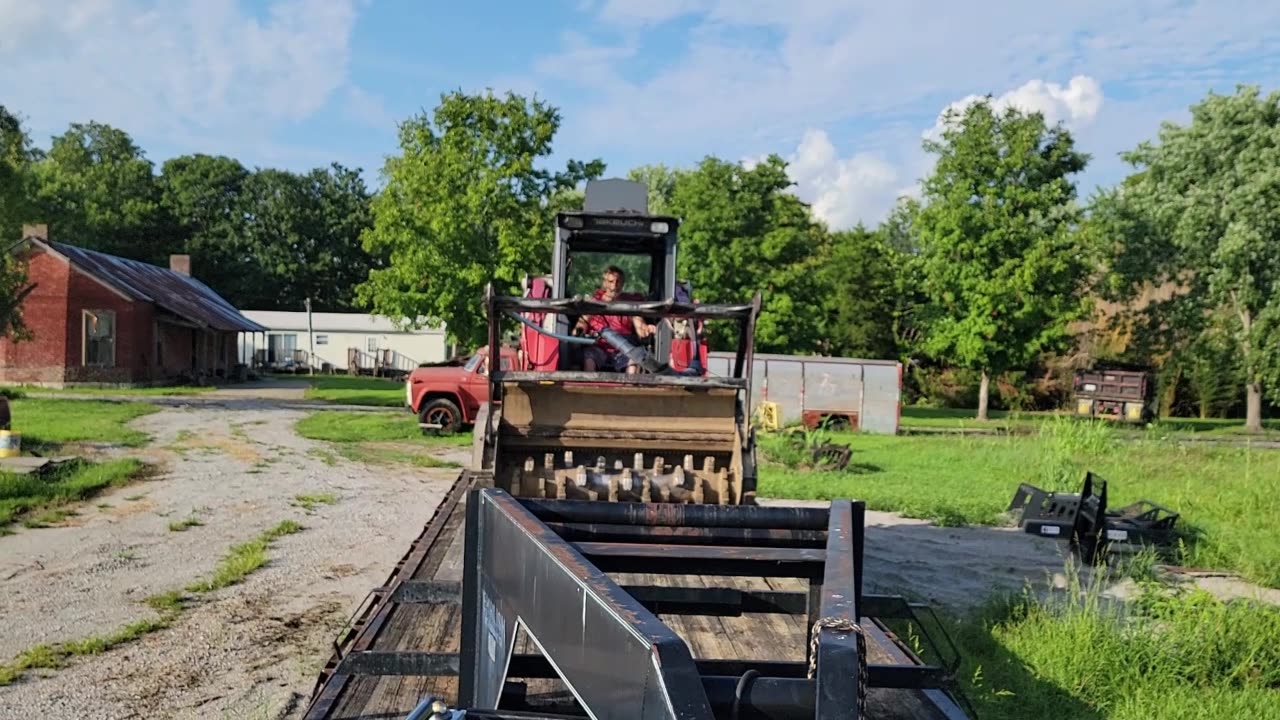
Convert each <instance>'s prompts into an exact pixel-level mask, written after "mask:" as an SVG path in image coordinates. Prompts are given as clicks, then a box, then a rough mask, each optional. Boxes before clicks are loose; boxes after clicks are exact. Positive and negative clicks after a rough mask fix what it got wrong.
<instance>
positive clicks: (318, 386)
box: [297, 375, 405, 407]
mask: <svg viewBox="0 0 1280 720" xmlns="http://www.w3.org/2000/svg"><path fill="white" fill-rule="evenodd" d="M297 377H298V378H299V379H303V380H306V381H307V382H309V383H310V384H311V387H309V388H307V392H306V395H305V396H304V397H306V398H307V399H308V400H325V401H327V402H334V403H343V404H346V405H372V406H376V407H402V406H403V405H404V404H405V402H404V383H402V382H396V381H394V380H386V379H383V378H373V377H351V376H345V375H317V376H314V377H313V376H307V375H299V376H297Z"/></svg>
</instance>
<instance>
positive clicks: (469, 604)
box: [306, 180, 969, 720]
mask: <svg viewBox="0 0 1280 720" xmlns="http://www.w3.org/2000/svg"><path fill="white" fill-rule="evenodd" d="M646 196H647V193H646V191H645V188H644V186H643V185H640V184H638V183H629V182H626V181H621V180H609V181H603V182H593V183H589V184H588V186H587V193H586V202H585V208H584V210H583V211H582V212H566V213H560V214H558V215H557V217H556V236H555V244H554V252H553V261H554V266H553V268H552V273H551V275H550V276H549V277H535V278H528V279H526V281H525V283H524V293H523V295H522V296H520V297H505V296H499V295H496V294H494V293H493V292H492V291H489V292H487V293H486V295H485V298H484V302H485V307H486V312H487V314H488V323H489V337H488V347H489V348H499V347H502V345H501V341H502V340H503V339H504V331H503V326H504V325H505V326H507V329H509V330H511V331H513V332H515V333H516V335H517V336H518V338H519V340H518V346H519V350H518V361H517V363H515V366H514V367H511V368H508V369H503V368H501V367H491V368H489V369H488V370H487V373H488V376H487V377H488V390H489V392H488V398H487V400H486V401H485V402H484V403H482V404H481V408H480V411H479V413H478V415H477V419H476V423H475V426H474V435H473V445H472V459H471V463H470V467H468V468H466V469H465V470H463V471H462V472H461V473H460V475H459V477H458V479H457V480H456V481H455V483H454V485H453V487H452V488H451V489H450V491H449V492H448V494H447V496H446V497H445V499H444V501H443V502H442V503H441V504H440V505H439V507H438V508H437V509H436V511H435V514H434V516H433V517H432V518H431V520H430V521H429V522H428V524H427V526H426V527H425V528H424V530H423V531H422V533H421V535H420V536H419V537H418V539H417V540H416V541H415V542H414V543H413V545H412V546H411V547H410V548H409V550H408V552H407V553H406V554H405V555H404V557H403V558H402V559H401V561H400V563H399V564H398V565H397V566H396V568H395V569H394V570H393V571H392V573H391V576H390V577H389V578H388V580H387V582H386V583H384V585H383V586H381V587H379V588H376V589H375V590H374V591H373V592H372V593H371V594H370V596H369V598H368V600H367V601H366V602H365V603H363V604H362V605H361V606H360V607H359V608H358V609H357V611H356V613H355V614H354V616H353V619H352V623H351V625H350V629H349V630H348V631H347V632H345V633H344V634H343V635H342V636H340V637H339V638H338V640H337V642H336V643H335V653H334V655H333V657H332V658H331V660H330V661H329V662H328V664H327V665H326V666H325V668H324V670H323V671H322V673H321V677H320V680H319V682H318V683H317V686H316V688H315V690H314V693H313V695H312V699H311V703H310V705H309V707H308V710H307V714H306V717H307V718H309V719H310V718H314V719H316V720H319V719H321V718H325V719H328V718H375V717H376V718H388V717H405V718H410V719H411V720H423V719H425V718H434V719H435V720H445V719H446V718H447V719H449V720H460V719H461V718H485V719H488V718H492V719H495V720H496V719H499V718H501V719H506V720H515V718H530V719H532V718H637V719H641V718H645V719H648V718H671V719H672V720H674V719H675V718H690V719H698V720H712V719H713V718H714V719H719V718H725V719H728V718H734V719H737V718H743V719H746V718H775V719H777V720H788V719H791V718H795V719H797V720H798V719H800V718H825V719H829V720H836V719H840V720H844V719H850V720H851V719H853V718H886V719H890V718H891V719H895V720H899V719H901V720H905V719H912V720H917V719H926V718H927V719H930V720H933V719H937V718H968V717H969V715H966V714H965V712H964V711H963V710H962V709H961V704H960V701H959V700H958V699H957V698H958V696H957V694H956V693H955V692H954V687H953V686H954V671H955V669H956V667H957V666H958V661H959V657H958V655H957V654H956V653H955V652H954V647H951V648H950V652H949V653H948V652H945V651H944V649H943V648H941V646H939V647H938V648H936V649H935V650H932V651H931V656H930V657H924V656H922V655H921V654H918V653H917V652H915V651H913V649H912V647H911V646H909V645H908V644H907V643H905V642H903V641H902V640H900V639H899V637H898V634H899V633H904V632H911V633H912V634H915V635H922V637H923V638H924V639H925V640H926V642H929V641H930V640H931V638H932V636H931V634H930V632H929V627H930V626H929V625H928V624H927V623H925V622H923V620H925V619H926V616H927V615H929V610H928V608H927V607H926V606H923V605H919V604H915V603H911V602H908V601H907V600H905V599H904V598H901V597H897V596H890V595H877V594H872V593H867V592H864V589H863V587H864V571H865V568H864V563H863V548H864V532H863V530H864V522H863V518H864V513H865V504H864V503H863V502H861V501H856V500H837V501H833V502H831V503H830V504H828V505H825V506H821V507H793V506H785V505H778V506H771V505H768V504H762V503H760V502H758V501H757V499H756V479H757V473H756V446H755V434H754V431H753V429H752V427H751V422H750V419H751V412H750V409H751V399H750V389H751V382H750V380H751V365H752V355H753V337H754V331H755V323H756V319H757V317H758V315H759V312H760V307H761V298H760V295H759V294H756V295H755V296H754V297H752V298H751V299H750V300H749V301H747V302H743V303H740V304H711V303H699V302H696V301H695V298H694V297H693V294H692V289H691V288H690V287H689V285H688V284H687V283H679V282H677V280H676V275H675V268H676V249H677V248H676V246H677V242H676V240H677V231H678V227H679V221H678V219H677V218H673V217H663V216H655V215H652V214H650V213H648V212H647V208H646V207H645V202H644V199H645V197H646ZM618 271H621V272H618ZM619 276H621V277H619ZM619 280H621V282H619ZM619 285H621V287H619ZM637 318H638V319H639V320H638V321H637V320H636V319H637ZM713 322H715V323H720V322H723V323H726V324H729V325H731V326H733V327H734V329H735V330H736V333H737V335H736V337H737V340H736V350H737V353H736V359H735V362H734V363H733V366H732V368H731V370H730V372H729V374H728V376H725V377H719V376H715V375H712V374H710V373H708V372H707V369H706V368H707V363H706V348H707V342H706V337H705V326H706V324H707V323H713ZM631 328H634V329H635V330H636V332H634V333H631V332H627V331H628V330H629V329H631ZM642 329H651V331H650V332H645V331H642ZM602 368H603V369H602ZM936 627H937V629H938V630H941V626H940V625H936Z"/></svg>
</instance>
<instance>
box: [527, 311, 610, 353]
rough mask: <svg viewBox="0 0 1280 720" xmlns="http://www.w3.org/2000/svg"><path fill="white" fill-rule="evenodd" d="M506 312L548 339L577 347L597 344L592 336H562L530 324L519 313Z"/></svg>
mask: <svg viewBox="0 0 1280 720" xmlns="http://www.w3.org/2000/svg"><path fill="white" fill-rule="evenodd" d="M506 312H507V314H508V315H510V316H511V317H513V318H515V319H517V320H519V321H520V322H522V323H524V324H525V325H527V326H528V327H530V328H532V329H533V331H534V332H537V333H541V334H543V335H546V336H547V337H553V338H555V339H557V340H563V341H564V342H567V343H575V344H577V345H594V344H595V342H596V338H595V336H591V337H578V336H577V335H561V334H560V333H555V332H551V331H550V330H548V329H546V328H542V327H538V326H537V325H534V324H533V323H531V322H529V321H528V320H527V319H525V317H524V316H523V315H520V314H519V313H514V312H511V311H510V310H508V311H506Z"/></svg>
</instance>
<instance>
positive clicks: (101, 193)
mask: <svg viewBox="0 0 1280 720" xmlns="http://www.w3.org/2000/svg"><path fill="white" fill-rule="evenodd" d="M36 176H37V178H38V184H39V187H38V191H37V195H36V205H37V207H38V210H39V215H40V217H41V218H43V219H44V220H42V221H46V222H48V224H49V233H50V238H51V239H53V240H62V241H65V242H68V243H71V244H73V245H79V246H81V247H86V248H89V249H92V250H100V251H102V252H107V253H112V254H116V255H121V256H124V257H130V258H135V259H138V260H144V261H147V262H155V263H161V264H167V257H168V254H169V252H170V250H172V249H173V248H174V244H175V243H176V242H178V238H177V235H176V232H175V229H174V227H173V224H172V223H171V221H170V219H169V218H168V217H167V215H166V214H165V212H164V208H163V205H162V203H161V189H160V183H159V181H158V179H157V177H156V176H155V175H154V173H153V166H152V164H151V161H150V160H148V159H147V158H146V155H145V154H144V153H143V152H142V149H141V148H139V147H138V146H137V145H136V144H135V143H134V141H133V139H132V138H131V137H130V136H129V134H128V133H126V132H124V131H123V130H119V129H117V128H114V127H111V126H110V125H105V124H102V123H98V122H88V123H73V124H72V125H71V127H70V128H69V129H68V130H67V132H65V133H63V134H62V135H59V136H57V137H55V138H54V139H53V143H52V145H51V146H50V148H49V152H48V154H47V155H46V156H45V157H44V158H43V159H42V160H41V161H40V162H39V163H37V165H36Z"/></svg>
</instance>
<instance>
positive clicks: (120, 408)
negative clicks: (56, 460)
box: [9, 397, 159, 449]
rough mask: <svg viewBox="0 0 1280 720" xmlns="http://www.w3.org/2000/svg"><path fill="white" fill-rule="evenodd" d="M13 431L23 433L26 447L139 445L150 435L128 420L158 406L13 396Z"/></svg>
mask: <svg viewBox="0 0 1280 720" xmlns="http://www.w3.org/2000/svg"><path fill="white" fill-rule="evenodd" d="M9 408H10V410H11V412H12V415H13V423H12V428H13V431H14V432H19V433H22V446H23V448H24V449H27V448H37V447H51V446H57V445H61V444H64V443H74V442H104V443H118V444H120V445H125V446H128V447H140V446H142V445H145V444H146V443H147V441H148V440H149V439H150V438H149V437H148V436H147V435H146V433H142V432H138V431H137V430H133V429H130V428H128V427H126V423H128V422H129V421H130V420H134V419H135V418H139V417H142V416H143V415H147V414H150V413H153V412H156V411H158V410H159V408H158V407H156V406H155V405H150V404H147V403H143V402H123V403H121V402H107V401H99V400H62V399H56V398H43V397H24V398H21V399H18V400H10V401H9Z"/></svg>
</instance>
